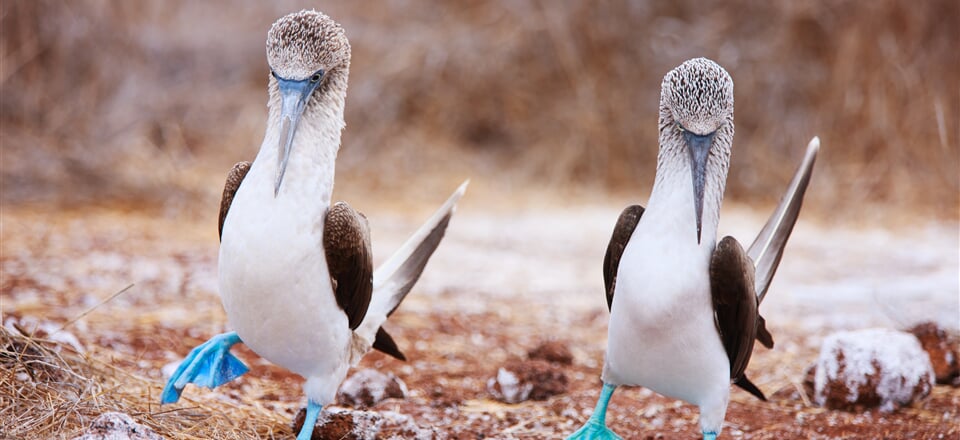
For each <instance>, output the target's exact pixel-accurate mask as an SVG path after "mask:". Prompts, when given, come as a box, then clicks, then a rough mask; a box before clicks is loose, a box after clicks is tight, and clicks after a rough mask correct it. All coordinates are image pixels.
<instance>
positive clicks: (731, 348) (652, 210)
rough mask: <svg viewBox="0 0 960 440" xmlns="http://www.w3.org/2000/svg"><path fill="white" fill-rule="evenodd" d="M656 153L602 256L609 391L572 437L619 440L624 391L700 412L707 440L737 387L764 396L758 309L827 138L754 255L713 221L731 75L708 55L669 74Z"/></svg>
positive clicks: (729, 119)
mask: <svg viewBox="0 0 960 440" xmlns="http://www.w3.org/2000/svg"><path fill="white" fill-rule="evenodd" d="M659 131H660V135H659V138H660V152H659V154H658V158H657V173H656V179H655V182H654V186H653V191H652V193H651V194H650V199H649V201H648V204H647V208H646V209H644V208H643V207H641V206H639V205H634V206H630V207H627V208H626V209H625V210H624V211H623V213H622V214H620V218H619V219H618V220H617V224H616V227H615V228H614V231H613V236H612V237H611V239H610V243H609V245H608V247H607V252H606V256H605V258H604V261H603V278H604V284H605V287H606V296H607V306H608V307H609V309H610V324H609V328H608V340H607V352H606V359H605V362H604V366H603V373H602V376H601V379H602V380H603V390H602V391H601V394H600V399H599V401H598V403H597V407H596V409H595V410H594V412H593V415H592V416H591V417H590V419H589V420H588V421H587V423H586V424H585V425H584V426H583V427H582V428H581V429H580V430H578V431H577V432H575V433H574V434H573V435H571V436H570V437H569V438H571V439H617V438H620V437H618V436H617V435H616V434H615V433H613V431H611V430H609V429H608V428H607V427H606V420H605V419H606V410H607V404H608V403H609V401H610V397H611V396H612V395H613V392H614V390H615V389H616V387H617V386H618V385H641V386H644V387H647V388H649V389H651V390H653V391H655V392H657V393H660V394H662V395H665V396H668V397H673V398H677V399H681V400H684V401H686V402H689V403H692V404H694V405H697V406H699V408H700V428H701V432H702V433H703V438H704V439H715V438H716V436H717V435H719V433H720V429H721V425H722V424H723V419H724V415H725V414H726V411H727V403H728V402H729V398H730V384H731V381H732V383H733V384H735V385H737V386H739V387H741V388H743V389H744V390H746V391H748V392H750V393H751V394H753V395H754V396H756V397H758V398H760V399H762V400H766V399H765V397H764V395H763V393H762V392H761V391H760V390H759V389H758V388H757V387H756V386H755V385H754V384H753V383H751V382H750V380H749V379H748V378H747V376H746V373H745V370H746V367H747V363H748V362H749V361H750V355H751V352H752V350H753V344H754V340H755V339H756V340H759V341H760V343H761V344H763V345H764V346H766V347H767V348H772V347H773V338H772V337H771V335H770V333H769V332H767V329H766V325H765V323H764V320H763V318H762V317H760V314H759V312H758V310H757V309H758V306H759V304H760V301H761V300H762V299H763V297H764V295H765V294H766V291H767V287H768V286H769V284H770V281H771V279H772V278H773V274H774V272H775V271H776V269H777V265H778V264H779V262H780V257H781V256H782V255H783V249H784V245H785V244H786V242H787V239H788V238H789V236H790V232H791V231H792V230H793V225H794V224H795V223H796V220H797V216H798V214H799V212H800V205H801V203H802V200H803V194H804V192H805V191H806V188H807V183H808V182H809V180H810V173H811V171H812V169H813V163H814V159H815V158H816V154H817V151H818V150H819V145H820V143H819V142H820V141H819V140H818V139H817V138H814V139H813V140H812V141H811V142H810V145H809V146H808V148H807V153H806V157H805V158H804V161H803V163H802V164H801V165H800V167H799V169H798V170H797V172H796V174H795V176H794V178H793V181H792V182H791V184H790V186H789V189H788V190H787V193H786V194H785V196H784V198H783V199H782V200H781V202H780V204H779V206H778V207H777V209H776V210H775V212H774V214H773V215H772V216H771V217H770V220H769V221H768V222H767V224H766V225H765V226H764V228H763V230H762V231H761V232H760V234H759V235H758V236H757V238H756V240H754V242H753V244H752V245H751V246H750V248H749V250H748V251H746V252H745V251H744V250H743V248H742V247H741V246H740V244H739V243H738V242H737V240H735V239H734V238H733V237H724V238H723V239H722V240H720V242H719V243H717V224H718V223H719V220H720V205H721V201H722V200H723V192H724V187H725V185H726V180H727V170H728V168H729V166H730V153H731V147H732V142H733V132H734V128H733V80H732V79H731V78H730V75H729V74H728V73H727V72H726V70H724V69H723V68H722V67H720V66H719V65H718V64H717V63H715V62H713V61H710V60H707V59H705V58H697V59H692V60H689V61H686V62H684V63H683V64H681V65H680V66H678V67H677V68H675V69H673V70H672V71H670V72H669V73H667V74H666V76H665V77H664V78H663V83H662V85H661V95H660V117H659Z"/></svg>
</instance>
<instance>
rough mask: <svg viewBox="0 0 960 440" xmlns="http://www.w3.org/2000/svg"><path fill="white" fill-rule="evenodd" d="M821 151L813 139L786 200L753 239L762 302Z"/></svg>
mask: <svg viewBox="0 0 960 440" xmlns="http://www.w3.org/2000/svg"><path fill="white" fill-rule="evenodd" d="M819 151H820V138H818V137H814V138H813V139H811V140H810V143H809V144H808V145H807V153H806V155H804V157H803V162H801V163H800V166H799V167H798V168H797V171H796V173H794V176H793V180H792V181H791V182H790V186H789V187H787V192H786V193H784V195H783V199H782V200H780V204H779V205H777V209H776V210H775V211H774V212H773V214H772V215H771V216H770V219H769V220H767V224H766V225H764V226H763V229H762V230H760V233H759V234H757V238H756V239H754V240H753V244H751V245H750V249H749V250H748V251H747V254H748V255H749V256H750V259H751V260H753V262H754V266H755V267H756V270H757V273H756V275H757V277H756V284H755V290H756V292H757V295H758V296H759V298H760V301H761V302H763V297H764V296H766V295H767V289H768V288H769V287H770V281H772V280H773V274H774V273H776V271H777V266H778V265H780V257H782V256H783V249H784V247H786V245H787V239H788V238H790V233H791V232H793V225H794V224H796V222H797V217H798V216H799V215H800V206H801V205H802V204H803V195H804V193H805V192H806V191H807V184H808V183H810V174H811V173H812V172H813V164H814V162H815V161H816V159H817V152H819Z"/></svg>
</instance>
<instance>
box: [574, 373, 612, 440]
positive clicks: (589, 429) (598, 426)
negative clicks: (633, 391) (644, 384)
mask: <svg viewBox="0 0 960 440" xmlns="http://www.w3.org/2000/svg"><path fill="white" fill-rule="evenodd" d="M615 389H617V386H616V385H610V384H603V390H602V391H600V399H599V400H597V407H596V408H595V409H594V410H593V415H591V416H590V420H587V423H585V424H584V425H583V427H582V428H580V429H579V430H577V432H574V433H573V434H571V435H570V437H567V440H581V439H583V440H592V439H596V440H622V439H621V438H620V436H619V435H617V434H615V433H614V432H613V431H611V430H609V429H607V404H609V403H610V397H612V396H613V390H615Z"/></svg>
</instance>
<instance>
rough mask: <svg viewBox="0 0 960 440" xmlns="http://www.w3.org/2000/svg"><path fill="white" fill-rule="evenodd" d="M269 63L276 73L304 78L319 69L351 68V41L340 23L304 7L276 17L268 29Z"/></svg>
mask: <svg viewBox="0 0 960 440" xmlns="http://www.w3.org/2000/svg"><path fill="white" fill-rule="evenodd" d="M267 63H269V64H270V68H271V69H272V70H273V72H274V74H276V75H277V76H279V77H281V78H284V79H289V80H303V79H307V78H309V77H310V76H312V75H314V74H315V73H316V72H318V71H321V70H322V71H324V72H329V71H331V70H334V69H336V68H342V67H346V68H349V67H350V42H349V41H347V36H346V35H345V34H344V32H343V28H342V27H340V25H339V24H337V22H335V21H333V19H331V18H330V17H328V16H327V15H325V14H324V13H322V12H318V11H307V10H303V11H300V12H295V13H293V14H289V15H286V16H284V17H281V18H280V19H279V20H277V21H276V22H275V23H274V24H273V26H272V27H270V31H269V32H267Z"/></svg>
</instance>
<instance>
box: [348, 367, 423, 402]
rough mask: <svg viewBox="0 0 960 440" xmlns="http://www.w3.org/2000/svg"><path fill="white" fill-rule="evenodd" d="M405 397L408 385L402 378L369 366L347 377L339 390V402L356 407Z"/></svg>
mask: <svg viewBox="0 0 960 440" xmlns="http://www.w3.org/2000/svg"><path fill="white" fill-rule="evenodd" d="M405 397H407V385H406V384H404V383H403V381H402V380H400V378H398V377H397V376H394V375H393V374H392V373H390V374H384V373H381V372H379V371H377V370H374V369H369V368H368V369H364V370H360V371H357V372H356V373H354V374H353V375H352V376H350V377H349V378H347V380H345V381H343V384H342V385H340V390H339V391H337V403H339V404H341V405H348V406H352V407H355V408H369V407H371V406H373V405H376V404H378V403H380V402H382V401H383V400H384V399H388V398H395V399H403V398H405Z"/></svg>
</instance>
